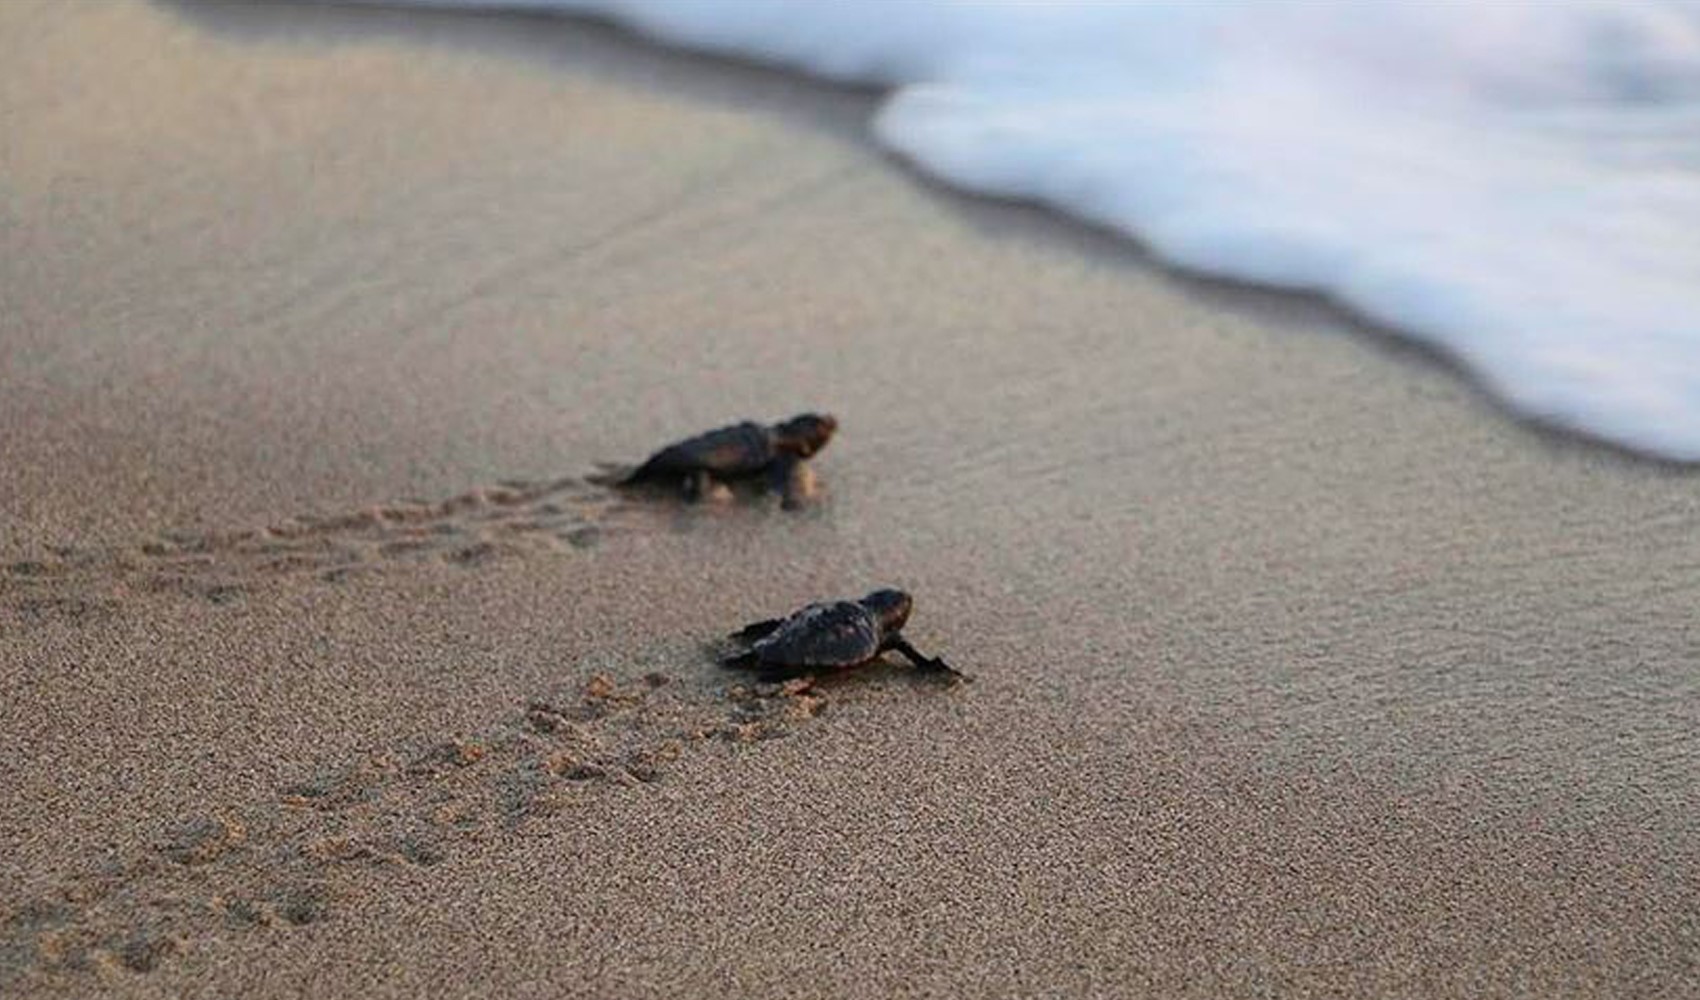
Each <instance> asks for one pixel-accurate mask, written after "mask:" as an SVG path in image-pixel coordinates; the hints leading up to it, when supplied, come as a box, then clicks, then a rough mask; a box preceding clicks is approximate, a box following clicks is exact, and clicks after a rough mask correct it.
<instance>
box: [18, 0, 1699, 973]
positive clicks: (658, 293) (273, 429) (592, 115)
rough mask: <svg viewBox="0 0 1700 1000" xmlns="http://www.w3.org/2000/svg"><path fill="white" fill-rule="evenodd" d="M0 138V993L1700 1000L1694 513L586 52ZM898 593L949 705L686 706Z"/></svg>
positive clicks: (172, 22) (99, 30) (1050, 225)
mask: <svg viewBox="0 0 1700 1000" xmlns="http://www.w3.org/2000/svg"><path fill="white" fill-rule="evenodd" d="M0 82H3V86H0V121H4V123H5V133H6V135H7V140H6V141H5V142H0V178H3V180H0V198H3V200H0V292H3V297H4V301H3V306H4V308H3V309H0V511H3V512H4V515H5V516H4V518H3V519H0V564H3V568H0V788H4V789H5V791H6V794H4V795H0V847H3V850H0V886H4V887H5V888H4V891H3V893H0V908H3V909H4V913H3V914H0V993H3V994H4V995H6V996H14V995H16V996H86V995H91V994H114V995H125V996H228V995H246V996H259V997H282V996H306V995H315V996H417V995H425V994H429V995H434V996H469V997H470V996H486V995H502V996H517V997H526V996H538V997H544V996H610V995H616V996H631V997H640V996H679V995H692V996H728V997H731V996H738V997H776V996H841V997H842V996H849V997H879V996H917V995H931V996H1035V995H1055V996H1117V997H1137V996H1151V997H1173V996H1185V995H1201V996H1202V995H1208V996H1249V995H1280V996H1312V995H1328V996H1356V997H1368V996H1389V997H1392V996H1413V995H1446V996H1472V997H1476V996H1560V995H1563V996H1602V997H1628V996H1649V997H1652V996H1659V997H1669V996H1684V995H1700V920H1697V918H1696V913H1700V838H1697V837H1696V834H1697V832H1700V830H1697V826H1700V821H1697V819H1696V817H1697V816H1700V778H1697V777H1696V775H1697V774H1700V769H1697V768H1696V763H1697V757H1700V739H1697V734H1700V673H1697V671H1696V668H1695V667H1694V662H1695V653H1696V650H1697V647H1700V629H1697V628H1696V626H1695V625H1694V624H1693V622H1694V620H1695V619H1694V614H1693V608H1694V605H1695V597H1696V591H1697V590H1700V586H1697V581H1700V575H1697V572H1696V571H1697V569H1700V531H1697V528H1700V500H1696V485H1697V481H1696V478H1695V474H1694V473H1692V472H1690V471H1687V470H1684V469H1681V468H1676V467H1671V466H1663V465H1658V464H1654V463H1648V462H1643V461H1639V460H1636V459H1634V458H1632V457H1628V456H1624V455H1621V454H1617V453H1614V452H1611V451H1607V450H1602V449H1599V448H1596V447H1593V446H1590V445H1588V444H1585V443H1581V442H1576V441H1572V440H1570V439H1566V438H1562V437H1557V436H1554V435H1551V434H1549V433H1546V432H1543V431H1540V430H1537V429H1533V428H1530V427H1528V426H1526V425H1524V424H1522V423H1520V422H1519V421H1517V420H1515V419H1513V418H1511V417H1509V416H1508V415H1507V414H1505V413H1504V412H1502V411H1500V410H1499V409H1497V408H1495V407H1494V406H1493V405H1492V404H1491V403H1489V402H1487V401H1486V400H1485V399H1484V397H1483V396H1482V395H1481V394H1480V393H1479V392H1478V391H1476V390H1475V389H1473V388H1472V387H1470V386H1469V385H1468V384H1467V383H1465V382H1463V381H1462V380H1460V379H1459V378H1458V377H1457V375H1456V374H1455V373H1453V372H1452V371H1450V370H1449V369H1448V368H1447V366H1446V365H1445V364H1444V363H1443V362H1441V361H1438V360H1437V359H1434V358H1432V357H1428V356H1426V355H1423V354H1421V353H1419V352H1415V351H1411V350H1408V349H1405V348H1402V347H1400V346H1399V345H1398V344H1397V343H1396V342H1394V341H1392V340H1390V339H1388V338H1386V337H1383V336H1379V335H1376V334H1373V333H1370V332H1367V331H1363V330H1361V329H1358V328H1356V327H1354V326H1353V324H1352V323H1351V322H1350V321H1349V320H1348V319H1346V318H1344V317H1342V316H1340V315H1338V314H1337V313H1336V312H1334V311H1333V310H1331V309H1329V308H1327V307H1326V306H1325V305H1322V304H1319V303H1315V302H1311V301H1307V300H1304V299H1299V298H1293V297H1286V296H1278V295H1267V294H1262V293H1257V292H1253V291H1245V290H1238V289H1234V288H1227V287H1222V286H1218V285H1214V284H1210V283H1205V282H1200V281H1196V280H1192V279H1188V278H1185V277H1181V276H1177V275H1174V274H1171V273H1167V272H1165V271H1164V270H1162V269H1161V268H1158V267H1155V266H1153V265H1152V263H1151V262H1150V261H1149V260H1148V259H1146V258H1145V257H1143V256H1142V255H1141V254H1140V253H1139V252H1138V251H1137V250H1136V249H1134V248H1131V247H1128V246H1126V245H1124V244H1122V243H1120V242H1117V241H1115V240H1112V239H1110V238H1108V237H1105V236H1103V235H1100V234H1097V233H1094V232H1091V231H1089V230H1086V229H1084V228H1082V227H1078V226H1074V225H1072V224H1070V223H1068V222H1066V221H1063V220H1060V219H1056V218H1053V217H1051V216H1048V215H1046V214H1044V213H1041V212H1038V211H1035V210H1032V209H1029V208H1025V207H1021V206H1011V205H998V204H991V203H986V202H982V201H977V200H974V199H969V198H964V197H960V196H957V195H954V194H952V193H950V192H948V191H943V190H940V189H938V188H936V187H935V186H932V185H930V184H928V183H927V182H925V181H923V180H921V179H918V178H916V177H915V176H914V175H912V174H911V173H909V172H907V171H906V170H905V169H904V168H903V167H902V166H901V165H900V164H897V163H894V162H892V161H891V160H890V159H889V158H887V157H885V156H883V155H882V154H881V153H879V152H878V151H877V150H876V149H874V148H873V147H872V146H871V145H870V144H869V143H868V142H867V141H866V139H865V138H864V135H863V132H862V123H863V121H864V120H865V119H866V117H867V115H868V114H869V112H870V109H871V108H872V98H871V97H869V96H868V95H864V94H858V93H854V92H847V91H842V90H834V89H831V88H827V87H822V86H817V85H814V84H811V83H808V82H806V81H802V80H797V79H793V78H791V77H787V76H783V75H779V74H774V73H768V72H765V71H761V70H755V69H749V68H744V67H739V66H736V65H730V64H726V63H721V62H715V61H710V60H704V59H699V58H696V57H691V56H686V55H680V54H677V53H670V52H664V51H661V50H657V49H653V48H650V47H647V46H646V45H644V44H642V43H640V42H635V41H631V40H629V39H626V38H625V37H623V36H621V35H620V34H618V33H616V32H614V31H611V30H608V29H604V28H600V27H595V26H587V25H583V24H575V23H569V22H564V21H554V20H547V19H534V18H525V17H484V18H476V17H466V16H460V15H454V14H427V13H422V12H397V11H377V10H344V9H338V8H334V7H307V8H295V7H285V6H277V5H270V4H267V5H255V6H247V5H243V6H222V5H200V4H188V3H184V4H175V3H172V4H151V3H142V2H117V3H112V4H106V5H68V4H67V5H61V4H53V3H17V4H6V5H0ZM809 407H821V408H826V409H830V410H832V411H833V412H835V413H836V414H837V415H838V416H839V418H840V420H841V422H842V425H843V431H842V432H841V435H840V438H839V439H838V440H836V441H835V442H834V443H833V444H832V446H831V447H830V448H829V449H828V450H827V451H826V452H825V453H824V454H823V455H822V456H821V457H820V459H819V460H818V471H819V473H820V476H821V479H822V481H823V482H824V484H825V487H826V497H825V502H824V503H823V504H821V505H820V506H819V507H818V508H817V509H815V510H813V511H810V512H808V513H806V514H803V515H801V516H791V515H788V514H785V513H783V512H781V511H779V510H778V509H777V508H776V505H773V504H763V503H747V504H738V505H730V506H713V507H704V508H695V509H687V508H679V507H673V506H668V505H655V504H641V503H631V502H626V501H622V500H621V499H620V498H617V497H614V496H612V495H610V494H609V493H608V492H607V491H605V490H602V489H600V488H598V487H596V486H594V485H593V484H591V483H589V482H587V481H586V479H585V477H586V475H587V474H588V473H590V472H591V471H592V470H593V469H594V468H595V467H596V465H597V463H598V462H602V461H621V460H632V459H635V458H639V457H641V456H642V455H643V453H644V452H645V451H647V450H648V449H649V448H650V447H652V446H653V445H655V444H657V443H659V442H661V441H665V440H667V439H669V438H671V437H675V436H678V435H680V434H682V433H687V432H690V431H694V430H697V429H700V428H703V427H708V426H713V425H715V424H718V423H722V422H725V421H727V420H730V419H735V418H738V417H742V416H745V415H751V416H768V417H780V416H785V415H788V414H790V413H792V412H794V411H797V410H799V409H803V408H809ZM886 584H891V585H898V586H902V587H905V588H906V589H909V590H912V591H913V592H914V593H915V594H916V595H917V598H918V602H919V608H918V612H917V616H916V619H915V621H914V624H913V626H912V628H911V629H910V634H911V638H912V639H913V640H914V641H915V642H916V644H917V645H919V646H921V648H923V649H925V650H927V651H937V652H941V653H943V654H944V655H946V656H947V657H948V658H950V659H951V660H952V661H953V662H954V663H956V664H957V665H959V666H961V667H963V668H964V669H966V670H968V671H969V672H971V673H972V674H974V675H975V676H976V678H977V680H976V682H975V683H974V684H972V685H968V686H964V687H957V688H948V687H942V686H940V685H937V684H933V683H929V682H927V681H925V680H922V679H918V678H914V677H912V676H910V675H909V674H908V673H906V672H905V671H904V670H903V669H901V668H900V667H897V666H893V667H891V668H889V669H880V670H875V671H872V672H870V673H869V674H868V675H867V676H865V677H861V678H857V679H855V680H851V681H845V682H837V683H830V684H823V685H821V686H820V687H818V688H817V689H814V690H807V691H803V690H789V691H788V690H752V689H739V688H736V687H734V686H733V685H732V683H731V679H729V678H728V677H727V676H726V675H725V674H724V673H723V672H721V671H720V670H718V669H717V668H716V667H715V666H714V665H713V664H712V661H711V659H710V651H709V650H708V649H706V648H705V644H706V643H708V642H709V641H710V640H712V639H713V638H714V637H715V636H717V635H719V634H720V633H722V632H724V631H725V630H726V629H728V628H730V627H732V626H735V625H737V624H739V623H741V622H743V621H746V620H749V619H751V618H760V617H767V616H770V615H773V614H776V613H779V612H782V611H784V610H786V609H788V608H789V607H792V606H794V605H796V604H799V603H802V602H805V601H808V600H813V599H818V598H822V597H828V596H838V595H851V594H859V593H861V592H863V591H865V590H867V589H870V588H872V587H874V586H879V585H886Z"/></svg>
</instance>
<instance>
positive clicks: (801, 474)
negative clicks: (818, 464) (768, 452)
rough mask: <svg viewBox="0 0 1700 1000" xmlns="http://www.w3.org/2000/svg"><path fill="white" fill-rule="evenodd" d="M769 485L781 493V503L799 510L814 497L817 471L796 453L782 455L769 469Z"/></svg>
mask: <svg viewBox="0 0 1700 1000" xmlns="http://www.w3.org/2000/svg"><path fill="white" fill-rule="evenodd" d="M767 477H768V480H767V482H768V487H769V488H770V489H772V490H773V491H774V492H775V493H778V494H779V505H780V506H781V507H783V508H785V509H786V510H797V509H799V508H801V507H804V506H806V505H807V504H808V502H809V501H810V500H812V499H814V496H815V493H816V484H815V472H814V469H812V468H810V467H809V463H807V462H805V461H804V460H803V459H802V458H800V457H798V456H796V455H781V456H779V457H778V458H776V459H774V460H773V464H772V465H771V466H769V467H768V470H767Z"/></svg>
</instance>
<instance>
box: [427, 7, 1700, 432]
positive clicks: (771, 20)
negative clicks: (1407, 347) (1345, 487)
mask: <svg viewBox="0 0 1700 1000" xmlns="http://www.w3.org/2000/svg"><path fill="white" fill-rule="evenodd" d="M425 2H434V3H439V4H449V5H458V6H491V7H528V8H534V9H535V8H545V9H555V10H562V11H570V12H578V13H596V14H601V15H605V16H608V17H611V18H613V19H615V20H617V21H620V22H622V23H625V24H628V25H630V26H632V27H634V28H636V29H638V30H640V31H644V32H646V33H649V34H651V35H654V36H656V37H658V38H661V39H663V40H667V41H671V42H676V43H680V44H686V45H691V46H695V47H700V48H707V49H711V50H717V51H725V52H734V53H737V54H740V55H743V56H746V57H750V58H755V59H760V60H767V61H771V62H777V63H781V64H785V65H789V66H793V67H798V68H802V69H805V70H808V71H810V72H813V73H818V74H822V75H825V76H828V77H832V78H836V79H849V80H857V81H863V82H873V83H878V84H883V85H887V86H889V87H891V88H892V92H891V95H890V99H889V101H888V102H887V103H886V105H885V106H884V108H883V109H882V110H881V112H880V114H879V116H878V119H877V121H876V122H875V131H876V133H877V134H878V136H879V138H880V139H881V140H882V141H883V142H885V143H887V144H889V145H890V146H891V147H892V148H893V149H895V150H898V151H900V152H901V153H902V154H904V155H905V156H907V157H909V158H910V159H912V160H913V161H914V162H915V163H917V164H919V165H920V166H921V167H923V168H925V169H927V170H929V171H931V172H933V173H935V174H937V175H939V176H940V177H942V178H944V179H946V180H948V181H950V182H952V183H955V184H958V185H960V186H963V187H966V188H970V189H973V190H976V191H983V192H988V193H996V194H1000V195H1007V196H1014V197H1023V198H1034V199H1038V200H1042V201H1044V202H1047V203H1049V204H1052V205H1054V206H1056V207H1058V208H1060V209H1063V210H1065V211H1068V212H1072V213H1075V214H1077V215H1080V216H1082V217H1085V218H1088V219H1091V220H1093V221H1095V222H1099V223H1103V224H1107V225H1109V226H1112V227H1115V228H1117V229H1120V230H1123V231H1125V232H1127V233H1129V234H1132V235H1134V236H1136V237H1138V238H1139V239H1140V240H1142V241H1144V242H1145V243H1146V244H1147V245H1149V246H1150V247H1151V248H1152V249H1153V250H1154V251H1155V252H1156V253H1158V254H1159V255H1161V256H1162V257H1164V258H1166V259H1168V260H1170V261H1173V262H1174V263H1176V264H1180V265H1182V266H1184V267H1187V268H1192V269H1195V270H1198V271H1201V272H1205V273H1209V274H1214V275H1221V276H1225V277H1230V278H1237V279H1242V280H1246V281H1253V282H1259V283H1264V284H1270V285H1277V286H1282V287H1289V288H1302V289H1316V290H1320V291H1322V292H1325V293H1326V294H1328V295H1330V296H1332V297H1333V298H1335V299H1337V300H1338V301H1340V302H1343V303H1345V304H1347V305H1349V306H1350V307H1352V308H1354V309H1356V310H1357V311H1359V312H1361V313H1362V314H1364V315H1366V316H1368V317H1370V318H1371V319H1373V320H1376V321H1378V322H1381V323H1384V324H1387V325H1389V326H1392V327H1395V328H1397V329H1400V330H1403V331H1407V332H1408V333H1410V334H1411V335H1413V336H1415V337H1418V338H1420V339H1422V340H1425V341H1427V342H1429V343H1431V344H1434V345H1436V346H1438V347H1440V348H1442V349H1443V350H1445V351H1446V352H1448V353H1450V354H1452V355H1453V356H1455V357H1457V358H1459V359H1460V360H1461V361H1462V362H1463V363H1464V364H1466V365H1468V366H1469V367H1470V368H1471V369H1473V370H1474V371H1475V372H1477V373H1478V374H1479V375H1480V376H1481V378H1482V379H1483V380H1484V381H1485V382H1486V383H1487V385H1488V386H1489V387H1490V388H1491V389H1492V390H1493V391H1495V392H1497V393H1498V394H1500V395H1501V396H1502V397H1503V398H1505V399H1506V400H1508V401H1509V402H1510V403H1511V404H1513V405H1514V406H1516V407H1517V408H1519V409H1521V410H1523V411H1525V412H1526V413H1529V414H1531V415H1534V416H1536V417H1539V418H1541V419H1544V420H1548V421H1551V422H1555V423H1558V424H1562V425H1566V426H1569V427H1572V428H1575V429H1578V430H1582V431H1585V432H1587V433H1590V434H1593V435H1597V436H1599V437H1601V438H1605V439H1607V440H1610V441H1614V442H1617V443H1620V444H1623V445H1626V446H1629V447H1632V448H1636V449H1640V450H1644V451H1647V452H1650V453H1654V454H1657V455H1661V456H1665V457H1670V458H1678V459H1685V460H1700V2H1692V0H1527V2H1517V0H1498V2H1495V3H1476V4H1471V3H1427V4H1421V3H1407V2H1398V0H1388V2H1367V0H1365V2H1359V3H1357V4H1352V5H1348V4H1344V3H1317V2H1314V0H1215V2H1211V3H1180V2H1130V3H1124V4H1120V5H1109V4H1102V3H1063V2H1035V0H1027V2H1016V0H901V2H898V0H892V2H864V3H847V2H831V0H521V2H517V3H516V2H502V0H425Z"/></svg>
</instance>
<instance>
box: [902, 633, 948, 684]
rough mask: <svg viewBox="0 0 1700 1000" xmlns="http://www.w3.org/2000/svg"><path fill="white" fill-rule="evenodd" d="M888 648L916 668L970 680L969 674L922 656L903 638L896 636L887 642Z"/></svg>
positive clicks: (940, 661) (935, 659)
mask: <svg viewBox="0 0 1700 1000" xmlns="http://www.w3.org/2000/svg"><path fill="white" fill-rule="evenodd" d="M886 648H888V649H892V650H895V651H897V652H899V653H902V654H903V655H904V656H906V657H908V658H909V662H911V663H913V664H915V666H916V667H917V668H918V669H920V670H924V671H926V672H928V673H946V674H950V675H952V676H954V677H960V678H962V679H964V680H967V679H968V675H967V674H965V673H963V672H962V671H960V670H958V669H956V668H955V667H953V666H951V665H950V664H948V663H946V662H944V661H943V660H941V659H939V658H938V657H936V656H922V655H921V652H920V650H918V649H916V648H915V647H914V646H911V645H909V641H908V640H907V639H904V638H903V637H902V636H894V637H892V638H891V639H889V640H887V642H886Z"/></svg>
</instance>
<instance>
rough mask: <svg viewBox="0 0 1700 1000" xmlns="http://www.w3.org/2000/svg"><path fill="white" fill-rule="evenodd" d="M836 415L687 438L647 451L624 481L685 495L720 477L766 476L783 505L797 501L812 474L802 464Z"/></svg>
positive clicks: (828, 433) (703, 490) (747, 424)
mask: <svg viewBox="0 0 1700 1000" xmlns="http://www.w3.org/2000/svg"><path fill="white" fill-rule="evenodd" d="M837 429H838V421H837V420H834V419H833V418H832V417H830V416H828V415H826V414H824V413H804V414H801V415H799V416H795V417H792V418H791V419H790V420H786V421H784V422H782V423H777V424H773V425H772V426H763V425H761V424H758V423H755V422H754V421H749V420H746V421H744V422H743V423H741V424H733V425H731V426H730V427H721V428H719V429H718V430H712V431H708V432H707V433H704V434H698V435H697V436H696V437H693V438H686V439H685V440H683V441H680V442H678V443H676V444H670V445H668V446H667V447H665V448H663V449H661V450H660V451H658V452H656V453H655V454H653V455H651V456H650V457H649V459H648V461H646V462H644V463H643V464H642V465H640V466H638V467H637V469H636V470H634V471H633V472H632V473H631V474H630V475H628V476H626V477H625V478H624V479H622V480H620V485H622V486H643V485H652V486H677V487H678V488H679V489H680V490H681V491H683V493H684V495H685V496H686V497H687V498H688V499H692V500H698V499H702V498H704V497H707V496H709V495H710V494H711V493H712V492H713V491H714V490H715V488H716V486H717V485H718V484H720V483H724V482H731V481H734V480H749V479H756V478H758V477H766V479H767V482H768V485H769V487H770V488H772V489H774V490H777V491H778V492H779V494H780V496H781V498H783V501H784V505H785V506H786V507H787V508H794V507H798V506H801V505H802V503H803V501H805V500H806V499H808V497H809V495H810V494H811V493H812V492H813V488H814V479H813V476H812V474H811V473H810V472H809V470H808V468H807V467H806V466H805V465H804V464H803V463H804V462H805V461H806V460H807V459H808V458H810V457H811V456H813V455H814V453H815V452H817V451H820V450H821V449H822V448H824V447H826V443H827V442H828V441H829V440H831V439H832V432H833V431H835V430H837Z"/></svg>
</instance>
